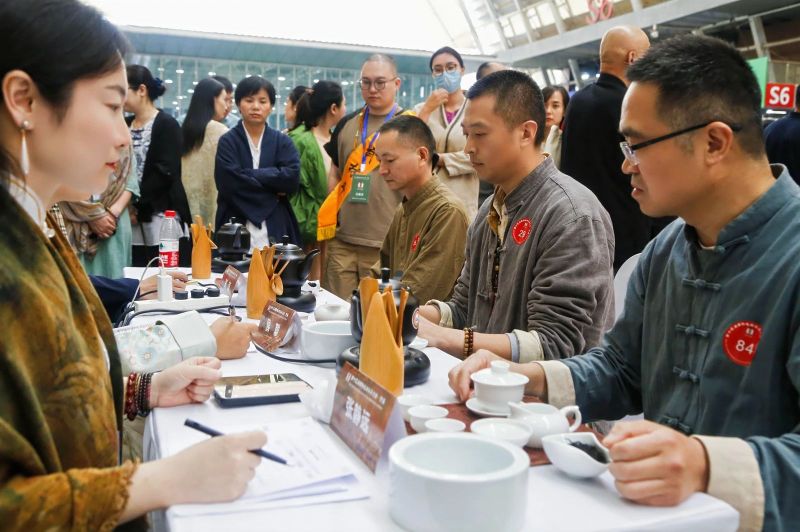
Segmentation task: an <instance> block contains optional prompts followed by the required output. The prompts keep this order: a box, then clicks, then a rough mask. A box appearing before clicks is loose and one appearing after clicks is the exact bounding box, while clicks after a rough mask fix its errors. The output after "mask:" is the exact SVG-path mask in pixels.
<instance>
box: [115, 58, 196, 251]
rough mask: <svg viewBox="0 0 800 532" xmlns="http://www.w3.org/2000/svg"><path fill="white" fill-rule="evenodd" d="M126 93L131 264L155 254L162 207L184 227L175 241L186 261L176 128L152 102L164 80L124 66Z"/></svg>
mask: <svg viewBox="0 0 800 532" xmlns="http://www.w3.org/2000/svg"><path fill="white" fill-rule="evenodd" d="M127 75H128V95H127V97H126V99H125V111H127V112H129V113H133V116H131V117H129V118H128V119H127V122H128V126H129V127H130V131H131V139H132V142H133V153H134V156H135V162H134V166H135V168H136V175H137V177H138V179H139V191H140V196H139V198H138V200H137V201H136V203H135V204H134V209H132V210H131V221H132V222H133V264H134V266H144V265H145V264H147V262H148V261H149V260H150V259H152V258H153V257H156V256H157V255H158V243H159V233H160V231H161V224H162V222H163V221H164V211H168V210H172V211H175V212H176V213H177V216H176V220H177V221H178V224H179V225H180V226H181V227H182V228H183V229H184V238H181V239H180V241H179V243H180V248H179V252H180V264H181V266H188V265H189V264H190V263H191V258H192V253H191V240H190V239H189V238H188V227H187V226H186V224H188V223H191V219H192V217H191V215H190V211H189V202H188V201H187V200H186V192H185V191H184V190H183V183H181V126H180V125H179V124H178V121H177V120H175V119H174V118H172V116H170V115H169V114H167V113H165V112H164V111H161V110H160V109H157V108H156V106H155V103H154V102H155V101H156V100H157V99H158V98H160V97H161V96H162V95H163V94H164V92H165V91H166V87H165V86H164V82H163V81H162V80H160V79H159V78H154V77H153V74H151V73H150V70H149V69H148V68H147V67H144V66H142V65H128V68H127Z"/></svg>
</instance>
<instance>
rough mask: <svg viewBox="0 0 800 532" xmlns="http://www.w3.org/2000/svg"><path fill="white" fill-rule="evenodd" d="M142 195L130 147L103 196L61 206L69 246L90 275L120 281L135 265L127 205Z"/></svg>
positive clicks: (66, 202)
mask: <svg viewBox="0 0 800 532" xmlns="http://www.w3.org/2000/svg"><path fill="white" fill-rule="evenodd" d="M138 195H139V180H138V179H137V178H136V170H135V168H134V165H133V151H132V150H131V147H130V146H128V147H127V148H125V150H124V151H123V153H122V156H121V157H120V160H119V161H118V162H117V164H116V165H115V166H114V172H113V174H112V175H111V182H110V183H109V185H108V187H107V188H106V190H105V191H104V192H103V193H102V194H101V195H100V196H93V197H92V198H91V199H90V200H87V201H63V202H60V203H59V207H60V211H61V215H62V216H63V219H64V227H65V229H66V233H67V237H68V239H69V243H70V244H71V245H72V247H73V249H74V250H75V252H76V253H77V254H78V258H79V259H80V261H81V264H83V267H84V268H85V269H86V273H88V274H89V275H100V276H103V277H111V278H117V277H122V276H123V270H124V268H125V267H126V266H130V265H131V264H132V257H131V242H132V231H131V220H130V216H129V215H128V204H129V203H130V202H131V200H132V199H134V198H136V197H137V196H138Z"/></svg>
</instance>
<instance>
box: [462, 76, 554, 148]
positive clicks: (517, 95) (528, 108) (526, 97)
mask: <svg viewBox="0 0 800 532" xmlns="http://www.w3.org/2000/svg"><path fill="white" fill-rule="evenodd" d="M479 96H494V98H495V104H494V112H495V113H497V114H498V115H500V117H501V118H502V119H503V121H504V122H505V123H506V125H507V126H508V127H509V128H514V127H517V126H518V125H520V124H522V123H523V122H527V121H528V120H533V121H534V122H536V124H537V125H538V126H539V127H538V128H537V129H536V138H535V139H534V142H535V144H536V146H539V145H540V144H541V143H542V141H544V134H545V131H544V129H545V127H544V124H545V118H546V116H545V110H544V98H543V97H542V91H541V90H540V89H539V85H537V84H536V82H535V81H533V79H531V77H530V76H529V75H527V74H524V73H522V72H518V71H516V70H501V71H499V72H494V73H492V74H489V75H488V76H486V77H485V78H481V79H480V80H478V81H476V82H475V84H474V85H473V86H472V87H471V88H470V89H469V92H467V99H469V100H472V99H475V98H478V97H479Z"/></svg>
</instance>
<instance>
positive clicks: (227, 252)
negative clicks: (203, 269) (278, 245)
mask: <svg viewBox="0 0 800 532" xmlns="http://www.w3.org/2000/svg"><path fill="white" fill-rule="evenodd" d="M214 243H215V244H216V245H217V250H216V253H215V255H216V256H215V257H214V259H213V260H212V261H211V271H213V272H215V273H222V272H224V271H225V268H227V267H228V266H233V267H234V268H236V269H237V270H239V271H241V272H247V271H248V270H249V269H250V258H249V257H248V256H247V254H248V253H249V252H250V232H249V231H248V230H247V227H245V226H244V224H242V223H239V222H238V221H237V220H236V218H231V219H230V220H229V221H228V223H226V224H222V225H221V226H220V228H219V230H218V231H216V232H215V233H214Z"/></svg>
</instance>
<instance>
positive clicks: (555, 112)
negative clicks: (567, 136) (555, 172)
mask: <svg viewBox="0 0 800 532" xmlns="http://www.w3.org/2000/svg"><path fill="white" fill-rule="evenodd" d="M542 97H543V98H544V107H545V111H547V115H546V119H545V124H544V127H545V131H546V133H545V135H546V136H545V141H544V147H543V148H542V149H543V150H544V151H545V152H546V153H549V154H550V157H552V158H553V162H554V163H555V164H556V168H561V128H562V127H563V126H564V117H565V116H567V106H568V105H569V93H568V92H567V89H565V88H564V87H562V86H561V85H548V86H547V87H545V88H543V89H542Z"/></svg>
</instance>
